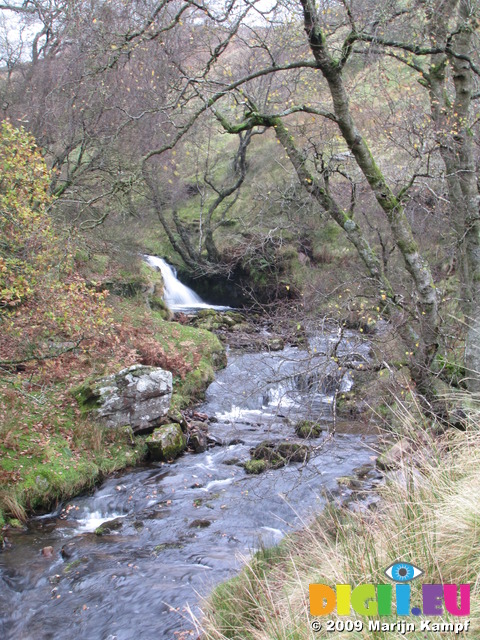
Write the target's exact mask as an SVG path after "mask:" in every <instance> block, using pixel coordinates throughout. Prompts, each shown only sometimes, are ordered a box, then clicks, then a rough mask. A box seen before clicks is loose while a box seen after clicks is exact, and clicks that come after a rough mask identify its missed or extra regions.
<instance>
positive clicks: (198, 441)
mask: <svg viewBox="0 0 480 640" xmlns="http://www.w3.org/2000/svg"><path fill="white" fill-rule="evenodd" d="M207 430H208V426H207V424H206V423H205V422H200V421H195V422H191V423H190V425H189V434H188V446H189V447H190V448H192V449H193V450H194V451H195V453H203V452H204V451H206V450H207V444H208V442H207Z"/></svg>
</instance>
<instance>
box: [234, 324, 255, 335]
mask: <svg viewBox="0 0 480 640" xmlns="http://www.w3.org/2000/svg"><path fill="white" fill-rule="evenodd" d="M232 331H235V332H237V331H238V332H240V331H242V332H243V333H252V332H253V331H254V328H253V327H252V325H250V324H248V322H239V323H238V324H235V325H234V326H233V327H232Z"/></svg>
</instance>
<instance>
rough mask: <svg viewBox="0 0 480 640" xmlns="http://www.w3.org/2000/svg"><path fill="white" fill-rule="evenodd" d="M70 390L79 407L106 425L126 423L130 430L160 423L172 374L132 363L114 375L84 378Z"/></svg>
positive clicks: (168, 406) (148, 427)
mask: <svg viewBox="0 0 480 640" xmlns="http://www.w3.org/2000/svg"><path fill="white" fill-rule="evenodd" d="M72 393H73V394H74V396H75V397H76V398H77V401H78V403H79V404H80V406H81V408H82V409H83V410H85V411H94V412H95V413H96V415H97V417H98V418H99V419H100V421H101V422H103V424H104V425H105V426H106V427H111V428H120V427H124V426H125V425H129V426H130V427H131V428H132V429H133V431H134V432H137V431H145V430H148V429H152V428H153V427H156V426H158V425H159V424H161V422H162V419H163V418H164V417H165V416H166V415H167V413H168V410H169V408H170V401H171V398H172V374H171V373H170V371H165V370H164V369H161V368H159V367H146V366H144V365H141V364H136V365H133V366H131V367H128V368H127V369H122V371H119V372H118V373H117V374H115V375H111V376H108V377H106V378H101V379H99V380H95V381H87V382H85V383H83V384H82V385H80V386H79V387H76V388H75V389H74V390H73V391H72Z"/></svg>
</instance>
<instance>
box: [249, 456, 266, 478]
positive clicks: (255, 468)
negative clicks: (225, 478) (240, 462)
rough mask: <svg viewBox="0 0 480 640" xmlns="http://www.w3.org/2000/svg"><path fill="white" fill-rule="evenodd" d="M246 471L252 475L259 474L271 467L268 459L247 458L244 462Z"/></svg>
mask: <svg viewBox="0 0 480 640" xmlns="http://www.w3.org/2000/svg"><path fill="white" fill-rule="evenodd" d="M244 468H245V471H246V472H247V473H248V474H250V475H258V474H259V473H263V472H264V471H266V470H267V469H269V468H270V466H269V465H268V463H267V461H266V460H247V462H245V464H244Z"/></svg>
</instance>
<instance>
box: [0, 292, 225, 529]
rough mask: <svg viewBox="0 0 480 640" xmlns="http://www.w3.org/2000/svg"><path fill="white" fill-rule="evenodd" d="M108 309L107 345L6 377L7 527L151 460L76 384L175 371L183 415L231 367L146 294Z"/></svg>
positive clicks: (1, 386) (0, 400) (0, 445)
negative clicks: (91, 407)
mask: <svg viewBox="0 0 480 640" xmlns="http://www.w3.org/2000/svg"><path fill="white" fill-rule="evenodd" d="M109 304H110V305H111V307H110V313H111V323H112V324H111V327H110V330H109V333H108V336H107V339H106V340H105V341H104V343H96V344H95V345H94V346H93V347H92V348H89V347H88V345H87V346H86V347H85V348H84V349H78V350H75V351H73V352H69V353H68V354H65V355H64V356H61V357H60V358H58V359H55V360H50V361H45V362H44V363H31V364H30V365H29V366H27V367H26V368H25V370H23V367H22V371H20V372H5V373H4V374H2V375H1V376H0V526H4V525H5V524H9V523H13V524H15V522H17V523H18V521H24V520H25V518H26V517H27V515H28V514H30V513H32V512H33V511H35V510H45V509H49V508H51V507H52V506H54V505H55V504H57V503H58V502H59V501H61V500H63V499H66V498H69V497H72V496H74V495H75V494H78V493H79V492H81V491H84V490H87V489H90V488H92V487H93V486H94V485H95V484H96V483H97V482H99V481H100V480H101V479H102V478H103V477H104V476H105V475H106V474H109V473H112V472H114V471H118V470H120V469H124V468H127V467H129V466H132V465H135V464H138V463H139V462H141V461H142V460H144V458H145V455H146V446H145V439H144V437H136V438H135V441H134V444H132V442H131V438H130V437H128V434H126V433H125V432H122V431H121V430H119V431H118V430H106V429H104V428H103V427H102V426H100V425H99V424H98V423H96V422H95V420H94V419H93V417H92V416H91V414H90V415H89V414H88V412H87V413H85V411H82V410H81V408H80V407H79V405H78V403H77V401H76V399H75V397H74V395H73V393H72V389H74V388H75V387H76V385H78V384H79V383H81V382H82V381H83V380H85V379H86V378H88V377H100V376H103V375H107V374H109V373H114V372H115V371H118V370H119V369H121V368H123V367H124V366H129V365H130V364H133V363H136V362H140V363H143V364H149V365H153V366H162V367H163V368H166V369H168V370H170V371H172V374H173V387H174V393H173V398H172V405H171V407H172V410H178V409H182V408H185V407H187V406H189V405H192V404H193V403H194V402H196V401H198V400H199V399H201V397H202V394H203V392H204V391H205V389H206V387H207V385H208V384H209V383H210V382H211V381H212V380H213V376H214V371H215V369H216V368H219V367H221V366H223V365H224V363H225V353H224V349H223V347H222V346H221V344H220V342H219V341H218V339H217V338H216V336H214V335H213V334H211V333H209V332H207V331H204V330H202V329H196V328H194V327H190V326H184V325H182V324H179V323H177V322H171V321H167V320H165V319H164V317H163V314H162V313H161V312H158V311H151V310H150V309H148V306H147V305H146V303H145V299H144V296H143V295H142V294H137V295H136V296H134V297H128V298H125V297H118V296H113V295H111V296H110V297H109ZM99 345H100V346H99Z"/></svg>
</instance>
